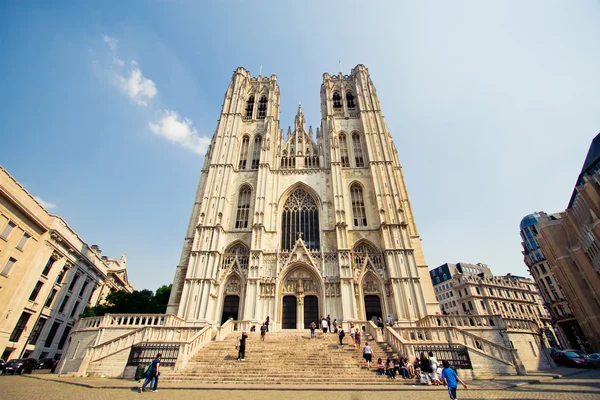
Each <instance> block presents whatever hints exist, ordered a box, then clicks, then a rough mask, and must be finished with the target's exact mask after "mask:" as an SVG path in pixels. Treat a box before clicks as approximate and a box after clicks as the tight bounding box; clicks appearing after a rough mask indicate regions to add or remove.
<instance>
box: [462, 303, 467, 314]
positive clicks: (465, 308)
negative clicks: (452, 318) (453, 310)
mask: <svg viewBox="0 0 600 400" xmlns="http://www.w3.org/2000/svg"><path fill="white" fill-rule="evenodd" d="M462 308H463V311H464V312H467V306H466V305H465V303H462Z"/></svg>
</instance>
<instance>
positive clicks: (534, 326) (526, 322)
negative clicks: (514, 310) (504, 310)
mask: <svg viewBox="0 0 600 400" xmlns="http://www.w3.org/2000/svg"><path fill="white" fill-rule="evenodd" d="M503 319H504V323H505V325H506V330H508V331H512V330H518V331H528V332H536V333H537V332H538V330H539V325H538V323H537V322H535V321H532V320H530V319H523V318H503Z"/></svg>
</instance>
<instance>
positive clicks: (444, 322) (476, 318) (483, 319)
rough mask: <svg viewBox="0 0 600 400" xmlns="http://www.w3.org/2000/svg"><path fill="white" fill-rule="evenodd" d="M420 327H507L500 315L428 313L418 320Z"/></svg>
mask: <svg viewBox="0 0 600 400" xmlns="http://www.w3.org/2000/svg"><path fill="white" fill-rule="evenodd" d="M416 325H417V326H418V327H436V326H454V327H458V328H492V329H505V324H504V322H503V321H502V317H501V316H499V315H428V316H426V317H425V318H422V319H420V320H418V321H417V323H416Z"/></svg>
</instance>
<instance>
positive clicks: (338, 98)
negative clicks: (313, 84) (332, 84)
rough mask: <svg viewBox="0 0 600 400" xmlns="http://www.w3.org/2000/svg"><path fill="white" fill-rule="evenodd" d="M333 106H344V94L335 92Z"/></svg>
mask: <svg viewBox="0 0 600 400" xmlns="http://www.w3.org/2000/svg"><path fill="white" fill-rule="evenodd" d="M333 108H342V96H340V94H339V93H338V92H333Z"/></svg>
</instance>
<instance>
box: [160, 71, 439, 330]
mask: <svg viewBox="0 0 600 400" xmlns="http://www.w3.org/2000/svg"><path fill="white" fill-rule="evenodd" d="M279 104H280V96H279V87H278V85H277V78H276V77H275V76H274V75H273V76H271V77H260V76H259V77H258V78H252V77H251V76H250V74H249V72H248V71H246V70H245V69H243V68H239V69H237V70H236V71H235V73H234V75H233V79H232V80H231V83H230V84H229V87H228V89H227V93H226V95H225V99H224V102H223V108H222V111H221V116H220V118H219V122H218V125H217V129H216V132H215V134H214V136H213V139H212V142H211V145H210V148H209V150H208V153H207V155H206V158H205V162H204V167H203V168H202V174H201V178H200V183H199V185H198V191H197V195H196V199H195V202H194V208H193V211H192V215H191V218H190V224H189V229H188V232H187V235H186V236H187V237H186V239H185V243H184V246H183V251H182V256H181V261H180V263H179V265H178V267H177V273H176V276H175V279H174V282H173V291H172V294H171V299H170V302H169V303H170V304H169V308H168V312H170V313H173V314H176V315H177V316H179V317H181V318H184V319H185V320H186V321H189V322H194V323H198V324H207V323H208V324H220V323H222V322H224V321H226V320H227V319H228V318H234V319H236V320H253V321H263V320H264V319H265V318H266V317H267V316H269V317H270V319H271V321H272V323H273V325H274V326H276V327H280V328H284V329H287V328H291V329H296V328H306V327H308V325H309V324H310V322H311V321H318V319H319V317H320V316H326V315H331V317H332V318H336V319H337V320H338V321H352V320H365V319H370V318H372V317H374V316H377V317H382V316H386V315H388V314H394V315H396V317H397V319H398V320H399V321H400V322H401V323H410V322H412V321H415V320H417V319H419V318H422V317H424V316H426V315H428V314H432V313H434V312H436V311H438V310H439V306H438V304H437V302H436V301H435V297H434V294H433V290H432V287H431V281H430V278H429V273H428V269H427V264H426V263H425V258H424V256H423V251H422V249H421V243H420V238H419V233H418V231H417V226H416V223H415V219H414V216H413V213H412V209H411V205H410V200H409V198H408V193H407V190H406V185H405V182H404V177H403V174H402V168H401V166H400V161H399V159H398V153H397V151H396V148H395V146H394V143H393V142H392V137H391V135H390V132H389V131H388V129H387V126H386V123H385V120H384V118H383V113H382V109H381V105H380V103H379V99H378V96H377V91H376V89H375V86H374V85H373V82H372V81H371V78H370V76H369V73H368V71H367V69H366V68H365V67H364V66H363V65H358V66H356V68H354V69H353V70H352V72H351V74H350V75H342V74H341V73H340V74H339V75H333V76H332V75H329V74H327V73H326V74H324V75H323V83H322V85H321V123H320V127H319V128H317V129H316V130H314V131H313V128H312V127H308V128H307V126H306V122H305V119H304V115H303V113H302V108H301V107H300V106H299V107H298V113H297V115H296V118H295V121H294V126H293V128H288V129H287V134H286V133H284V131H283V129H281V127H280V124H279Z"/></svg>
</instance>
